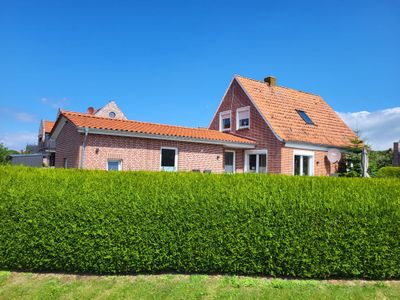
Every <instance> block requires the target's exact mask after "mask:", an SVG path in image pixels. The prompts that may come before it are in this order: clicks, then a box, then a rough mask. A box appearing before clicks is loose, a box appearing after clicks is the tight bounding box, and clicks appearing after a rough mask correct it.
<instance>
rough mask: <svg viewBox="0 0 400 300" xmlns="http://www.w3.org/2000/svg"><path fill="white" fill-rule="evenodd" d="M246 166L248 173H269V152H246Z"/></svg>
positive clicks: (245, 169)
mask: <svg viewBox="0 0 400 300" xmlns="http://www.w3.org/2000/svg"><path fill="white" fill-rule="evenodd" d="M244 164H245V165H244V171H245V172H247V173H267V150H248V151H245V160H244Z"/></svg>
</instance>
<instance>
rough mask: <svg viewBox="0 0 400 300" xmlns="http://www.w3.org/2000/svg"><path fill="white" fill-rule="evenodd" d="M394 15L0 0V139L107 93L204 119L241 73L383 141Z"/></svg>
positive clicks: (335, 6) (399, 119)
mask: <svg viewBox="0 0 400 300" xmlns="http://www.w3.org/2000/svg"><path fill="white" fill-rule="evenodd" d="M399 16H400V2H399V1H306V0H303V1H247V2H243V1H204V0H203V1H200V0H199V1H136V2H134V1H4V0H0V43H1V47H0V142H3V143H5V144H6V145H7V146H9V147H11V148H17V149H18V148H21V147H23V146H24V145H25V144H26V143H28V142H32V141H33V139H34V136H35V135H36V134H37V131H38V126H39V120H40V119H43V118H44V119H54V118H55V116H56V113H57V108H58V107H62V108H65V109H69V110H74V111H86V108H87V107H88V106H94V107H100V106H102V105H104V104H105V103H106V102H108V101H109V100H111V99H113V100H115V101H116V102H117V103H118V105H119V106H120V107H121V109H122V110H123V111H124V112H125V114H126V115H127V116H128V118H130V119H135V120H142V121H150V122H157V123H168V124H177V125H186V126H195V127H197V126H207V125H208V123H209V121H210V118H211V117H212V115H213V113H214V111H215V109H216V107H217V106H218V103H219V101H220V99H221V97H222V95H223V94H224V92H225V89H226V87H227V85H228V83H229V82H230V80H231V79H232V76H233V75H234V74H235V73H238V74H241V75H244V76H248V77H251V78H255V79H262V78H264V77H265V76H266V75H274V76H276V77H277V80H278V84H279V85H283V86H287V87H291V88H295V89H300V90H303V91H308V92H312V93H315V94H319V95H321V96H323V97H324V98H325V99H326V100H327V101H328V103H329V104H331V106H332V107H333V108H334V109H335V110H336V111H338V112H341V115H342V116H343V117H344V118H345V120H346V122H348V123H349V124H352V122H353V123H354V124H355V125H354V124H353V125H352V126H353V127H354V126H356V127H357V128H358V129H360V130H361V134H362V135H364V136H365V137H366V138H367V139H369V140H370V141H371V142H373V144H374V146H375V148H385V147H387V146H388V145H389V146H390V143H391V142H392V141H394V140H398V139H400V125H399V124H400V108H398V107H399V106H400V97H399V93H398V90H399V88H398V87H399V78H400V76H399V74H400V73H399V70H400V55H399V53H400V17H399ZM388 111H389V112H390V117H389V118H388V117H387V115H386V117H382V116H385V114H384V113H385V112H386V113H387V112H388ZM370 115H373V116H374V120H373V121H371V120H370V119H371V118H369V117H368V116H370ZM360 116H361V117H360ZM366 116H367V117H366ZM387 119H390V122H389V123H388V121H387ZM366 124H368V126H367V129H365V128H364V127H365V125H366ZM396 124H397V125H396ZM368 128H369V129H368ZM382 132H385V133H386V134H387V135H388V136H387V137H385V139H384V141H376V142H375V139H376V138H378V137H382V134H381V133H382Z"/></svg>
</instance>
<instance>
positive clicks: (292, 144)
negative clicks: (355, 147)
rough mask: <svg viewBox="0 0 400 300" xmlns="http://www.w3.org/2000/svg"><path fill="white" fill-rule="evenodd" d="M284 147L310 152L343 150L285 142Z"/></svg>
mask: <svg viewBox="0 0 400 300" xmlns="http://www.w3.org/2000/svg"><path fill="white" fill-rule="evenodd" d="M285 147H287V148H296V149H304V150H311V151H329V150H330V149H339V150H342V149H343V148H341V147H334V146H324V145H315V144H308V143H299V142H286V143H285Z"/></svg>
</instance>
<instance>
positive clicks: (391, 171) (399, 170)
mask: <svg viewBox="0 0 400 300" xmlns="http://www.w3.org/2000/svg"><path fill="white" fill-rule="evenodd" d="M377 176H378V177H383V178H390V177H393V178H400V167H384V168H381V169H379V171H378V175H377Z"/></svg>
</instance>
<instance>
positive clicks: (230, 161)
mask: <svg viewBox="0 0 400 300" xmlns="http://www.w3.org/2000/svg"><path fill="white" fill-rule="evenodd" d="M224 168H225V173H235V152H234V151H225V155H224Z"/></svg>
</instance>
